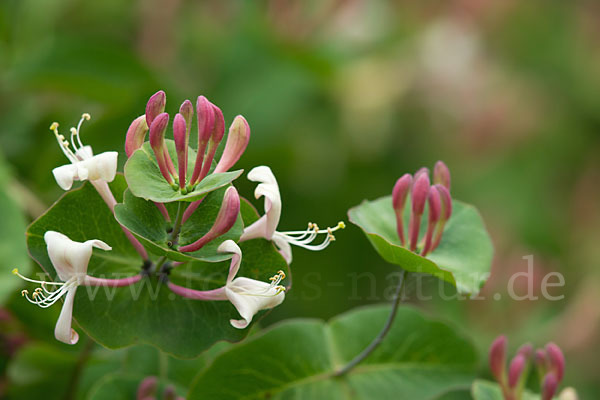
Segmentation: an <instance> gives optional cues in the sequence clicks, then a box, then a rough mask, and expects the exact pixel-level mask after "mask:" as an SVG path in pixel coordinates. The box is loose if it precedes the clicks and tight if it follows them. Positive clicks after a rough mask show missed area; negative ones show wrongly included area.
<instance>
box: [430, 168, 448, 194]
mask: <svg viewBox="0 0 600 400" xmlns="http://www.w3.org/2000/svg"><path fill="white" fill-rule="evenodd" d="M433 183H436V184H440V185H443V186H445V187H446V189H448V190H450V170H449V169H448V167H447V166H446V164H444V162H443V161H438V162H436V163H435V167H434V168H433Z"/></svg>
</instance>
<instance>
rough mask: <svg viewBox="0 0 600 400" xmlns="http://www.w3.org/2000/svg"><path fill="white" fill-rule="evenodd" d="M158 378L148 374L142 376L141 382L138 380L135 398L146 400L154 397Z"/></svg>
mask: <svg viewBox="0 0 600 400" xmlns="http://www.w3.org/2000/svg"><path fill="white" fill-rule="evenodd" d="M157 383H158V379H157V378H156V377H155V376H149V377H147V378H144V380H143V381H142V382H140V384H139V386H138V389H137V393H136V400H147V399H152V398H154V395H155V394H156V387H157Z"/></svg>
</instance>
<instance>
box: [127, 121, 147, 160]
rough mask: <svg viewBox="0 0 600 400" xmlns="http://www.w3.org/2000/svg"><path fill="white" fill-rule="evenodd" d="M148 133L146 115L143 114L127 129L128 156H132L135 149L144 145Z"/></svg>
mask: <svg viewBox="0 0 600 400" xmlns="http://www.w3.org/2000/svg"><path fill="white" fill-rule="evenodd" d="M146 133H148V124H147V123H146V116H145V115H141V116H139V117H137V118H136V119H135V120H134V121H133V122H132V123H131V125H129V129H127V136H126V137H125V154H127V157H131V155H132V154H133V152H134V151H136V150H137V149H139V148H140V147H142V145H143V144H144V140H145V139H146Z"/></svg>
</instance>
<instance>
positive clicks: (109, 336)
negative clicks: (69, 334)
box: [27, 175, 288, 358]
mask: <svg viewBox="0 0 600 400" xmlns="http://www.w3.org/2000/svg"><path fill="white" fill-rule="evenodd" d="M125 188H126V184H125V179H123V177H122V176H121V175H118V176H117V178H116V179H115V181H114V182H113V183H112V184H111V189H112V191H113V193H115V195H116V197H117V200H121V199H120V197H121V195H120V194H122V193H123V192H124V191H125ZM90 210H93V211H90ZM48 230H56V231H59V232H61V233H63V234H65V235H67V236H69V237H70V238H71V239H73V240H76V241H85V240H89V239H100V240H103V241H105V242H106V243H108V244H109V245H110V246H112V248H113V250H112V251H110V252H102V251H95V252H94V256H93V257H92V259H91V261H90V264H89V268H88V273H89V274H90V275H92V276H96V277H104V278H123V277H125V276H130V275H134V274H137V273H139V272H140V268H141V266H142V260H141V258H140V257H139V256H138V255H137V253H136V252H135V250H134V249H133V247H132V246H131V244H130V243H129V241H128V240H127V238H126V237H125V235H124V233H123V231H122V230H121V228H120V226H119V224H118V223H117V222H116V221H115V219H114V217H113V215H112V213H111V212H110V211H109V209H108V207H106V205H105V204H104V202H103V201H102V199H101V198H100V196H99V195H98V194H97V193H96V191H95V190H94V188H93V187H92V185H91V184H89V183H85V184H84V185H83V186H82V187H81V188H80V189H76V190H72V191H70V192H68V193H66V194H65V195H63V196H62V197H61V199H60V200H59V201H58V202H57V203H56V204H54V206H52V207H51V208H50V209H49V210H48V211H47V212H46V213H45V214H44V215H42V216H41V217H40V218H38V219H37V220H36V221H35V222H34V223H33V224H32V225H31V226H30V228H29V230H28V232H27V245H28V248H29V251H30V253H31V256H32V257H33V258H34V259H35V260H36V261H37V262H38V263H39V264H40V265H41V266H42V268H43V269H44V271H45V272H46V273H48V274H49V275H50V276H51V277H52V278H53V279H55V278H56V275H55V271H54V268H53V267H52V264H51V262H50V260H49V258H48V255H47V252H46V245H45V243H44V239H43V236H44V233H45V232H46V231H48ZM241 248H242V251H243V254H244V257H243V261H242V266H241V269H240V274H241V275H243V276H246V277H249V278H253V279H259V280H263V281H268V278H269V277H270V276H272V275H273V274H274V273H275V272H276V271H277V270H280V269H281V270H284V271H288V269H287V265H286V263H285V261H284V260H283V258H282V257H281V255H280V254H279V253H278V252H277V251H276V249H275V248H274V246H273V245H272V244H271V243H269V242H267V241H264V240H252V241H248V242H245V243H243V244H242V246H241ZM228 270H229V261H224V262H220V263H204V262H190V263H187V264H184V265H181V266H179V267H177V268H175V269H174V270H173V271H172V272H171V275H170V279H172V280H173V281H174V282H175V283H177V284H181V285H185V286H186V287H191V288H194V289H200V290H208V289H213V288H217V287H220V286H223V285H224V284H225V279H226V276H227V272H228ZM73 315H74V317H75V320H76V321H77V323H78V324H79V325H80V326H81V329H82V330H83V331H84V332H85V333H87V334H89V335H90V336H91V337H92V338H94V340H96V341H97V342H99V343H101V344H103V345H104V346H106V347H109V348H119V347H123V346H127V345H130V344H134V343H148V344H152V345H154V346H156V347H158V348H160V349H162V350H163V351H165V352H168V353H171V354H173V355H176V356H178V357H183V358H190V357H195V356H197V355H198V354H200V353H201V352H203V351H204V350H206V349H208V348H209V347H210V346H212V345H213V344H214V343H215V342H217V341H220V340H227V341H238V340H240V339H242V338H243V337H244V336H246V334H247V332H248V329H245V330H239V329H236V328H233V327H232V326H231V325H230V323H229V320H230V319H232V318H238V317H237V311H236V310H235V308H234V307H233V306H232V305H231V304H230V303H229V302H227V301H218V302H204V301H196V300H189V299H184V298H181V297H179V296H176V295H175V294H173V293H171V292H170V291H169V290H168V289H167V288H166V286H165V285H163V284H162V283H160V282H159V280H158V279H157V277H156V276H155V275H152V276H149V277H145V278H143V279H142V280H141V281H140V282H138V283H137V284H135V285H131V286H128V287H122V288H107V287H80V288H79V289H78V291H77V296H76V299H75V307H74V312H73Z"/></svg>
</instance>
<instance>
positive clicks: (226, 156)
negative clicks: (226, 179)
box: [215, 115, 250, 173]
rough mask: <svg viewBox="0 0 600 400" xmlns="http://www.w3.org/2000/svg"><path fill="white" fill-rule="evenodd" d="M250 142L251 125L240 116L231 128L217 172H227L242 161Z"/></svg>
mask: <svg viewBox="0 0 600 400" xmlns="http://www.w3.org/2000/svg"><path fill="white" fill-rule="evenodd" d="M249 141H250V125H248V122H247V121H246V119H245V118H244V117H242V116H241V115H238V116H237V117H235V119H234V120H233V123H232V124H231V126H230V127H229V134H228V135H227V143H225V150H223V155H222V156H221V159H220V160H219V163H218V164H217V167H216V168H215V172H217V173H218V172H225V171H228V170H229V168H231V167H233V166H234V164H235V163H236V162H237V161H238V160H239V159H240V157H241V156H242V154H244V151H246V147H247V146H248V142H249Z"/></svg>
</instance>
